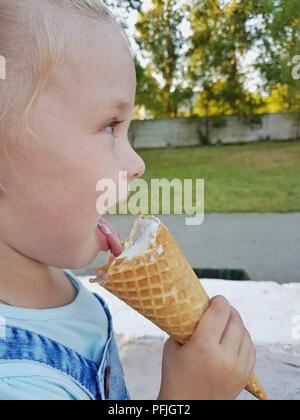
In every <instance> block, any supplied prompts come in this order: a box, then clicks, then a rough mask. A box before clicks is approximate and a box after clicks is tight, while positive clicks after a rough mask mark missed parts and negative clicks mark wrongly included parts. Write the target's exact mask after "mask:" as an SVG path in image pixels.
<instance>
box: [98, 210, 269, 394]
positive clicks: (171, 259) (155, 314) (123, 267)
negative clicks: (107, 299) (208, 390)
mask: <svg viewBox="0 0 300 420" xmlns="http://www.w3.org/2000/svg"><path fill="white" fill-rule="evenodd" d="M106 273H107V274H106ZM96 274H97V278H96V279H93V280H92V281H93V282H98V283H99V284H100V285H101V286H103V287H104V288H106V289H107V290H109V291H110V292H111V293H113V294H114V295H115V296H117V297H118V298H120V299H121V300H123V301H124V302H126V303H127V304H128V305H129V306H131V307H132V308H133V309H135V310H136V311H138V312H139V313H140V314H142V315H143V316H145V317H146V318H148V319H149V320H151V321H152V322H153V323H154V324H155V325H157V326H158V327H159V328H161V329H162V330H163V331H165V332H166V333H167V334H169V335H170V336H171V337H172V338H173V339H174V340H175V341H177V342H178V343H180V344H184V343H186V342H187V341H188V340H189V339H190V338H191V336H192V335H193V333H194V331H195V329H196V327H197V325H198V323H199V321H200V319H201V317H202V315H203V314H204V313H205V311H206V310H207V309H208V307H209V305H210V299H209V297H208V295H207V293H206V292H205V290H204V288H203V287H202V285H201V282H200V281H199V279H198V277H197V276H196V274H195V272H194V270H193V269H192V267H191V265H190V264H189V262H188V260H187V259H186V257H185V255H184V254H183V251H182V250H181V248H180V247H179V246H178V244H177V243H176V241H175V239H174V238H173V236H172V235H171V233H170V232H169V230H168V228H167V227H166V226H165V225H163V224H162V223H161V222H160V221H159V219H157V218H156V217H154V216H141V217H140V218H139V220H137V221H136V223H135V225H134V227H133V230H132V233H131V235H130V237H129V239H128V240H127V242H126V243H125V251H124V252H123V253H122V254H121V255H120V256H119V257H118V258H115V259H114V258H112V257H110V258H109V260H108V262H107V264H106V265H105V266H104V267H101V268H99V269H96ZM103 276H104V277H103ZM246 389H247V391H249V392H250V393H251V394H253V395H254V396H255V397H257V398H258V399H261V400H265V399H267V395H266V393H265V391H264V390H263V388H262V386H261V385H260V383H259V381H258V380H257V378H256V377H255V376H254V375H253V376H252V377H251V380H250V382H249V384H248V386H247V388H246Z"/></svg>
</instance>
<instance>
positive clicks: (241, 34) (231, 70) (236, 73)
mask: <svg viewBox="0 0 300 420" xmlns="http://www.w3.org/2000/svg"><path fill="white" fill-rule="evenodd" d="M260 7H261V6H260V2H257V1H255V0H244V1H243V2H240V1H237V0H231V1H227V2H226V3H225V2H224V1H222V0H193V1H192V6H191V9H190V23H191V27H192V30H193V35H192V37H191V46H190V49H189V52H188V54H187V55H188V66H189V78H190V80H191V81H192V85H193V89H194V90H196V91H198V98H197V100H196V104H197V106H198V109H199V108H200V109H202V116H204V117H205V118H206V120H207V123H206V132H205V134H204V136H205V137H206V138H207V139H208V138H209V117H210V116H212V115H220V114H225V115H230V114H235V115H238V116H240V117H241V118H243V119H245V120H246V121H247V119H248V118H249V117H251V116H252V115H253V113H255V111H256V110H257V108H258V107H259V105H260V104H259V101H257V97H256V98H255V97H254V96H253V95H251V94H250V93H249V92H248V90H247V89H246V85H245V83H246V76H247V74H246V72H247V69H245V68H244V67H243V59H244V57H245V55H246V53H247V52H248V51H249V50H250V49H251V48H252V47H253V45H254V44H255V41H256V34H255V31H253V22H252V23H251V20H252V19H253V18H254V17H255V16H257V14H258V13H259V11H260Z"/></svg>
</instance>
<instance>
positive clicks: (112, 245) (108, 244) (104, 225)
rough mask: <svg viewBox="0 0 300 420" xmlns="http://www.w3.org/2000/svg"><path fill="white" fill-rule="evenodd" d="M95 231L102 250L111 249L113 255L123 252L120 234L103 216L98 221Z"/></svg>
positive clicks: (116, 255)
mask: <svg viewBox="0 0 300 420" xmlns="http://www.w3.org/2000/svg"><path fill="white" fill-rule="evenodd" d="M97 233H98V239H99V243H100V248H101V250H102V251H111V253H112V254H113V255H114V256H115V257H118V256H119V255H120V254H121V253H122V252H123V249H124V245H123V243H122V241H121V238H120V235H119V234H118V232H117V231H116V229H115V228H114V226H113V225H112V224H111V223H110V222H109V221H108V220H107V218H106V217H104V216H102V217H101V218H100V220H99V222H98V225H97Z"/></svg>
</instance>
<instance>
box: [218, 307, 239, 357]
mask: <svg viewBox="0 0 300 420" xmlns="http://www.w3.org/2000/svg"><path fill="white" fill-rule="evenodd" d="M244 333H245V327H244V323H243V321H242V318H241V316H240V314H239V313H238V311H237V310H236V309H234V308H232V309H231V314H230V317H229V320H228V324H227V326H226V328H225V331H224V334H223V336H222V338H221V345H222V347H224V349H226V350H228V351H233V352H234V353H235V354H236V355H237V354H238V352H239V349H240V346H241V343H242V341H243V338H244Z"/></svg>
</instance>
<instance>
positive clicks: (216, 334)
mask: <svg viewBox="0 0 300 420" xmlns="http://www.w3.org/2000/svg"><path fill="white" fill-rule="evenodd" d="M230 312H231V306H230V304H229V303H228V301H227V300H226V299H225V298H224V297H222V296H217V297H215V298H213V299H212V301H211V305H210V307H209V308H208V310H207V311H206V312H205V314H204V315H203V317H202V319H201V320H200V322H199V324H198V327H197V328H196V331H195V333H194V335H193V337H192V339H191V341H194V340H209V341H211V342H213V343H218V344H219V343H220V341H221V338H222V335H223V333H224V329H225V327H226V325H227V323H228V320H229V317H230Z"/></svg>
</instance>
